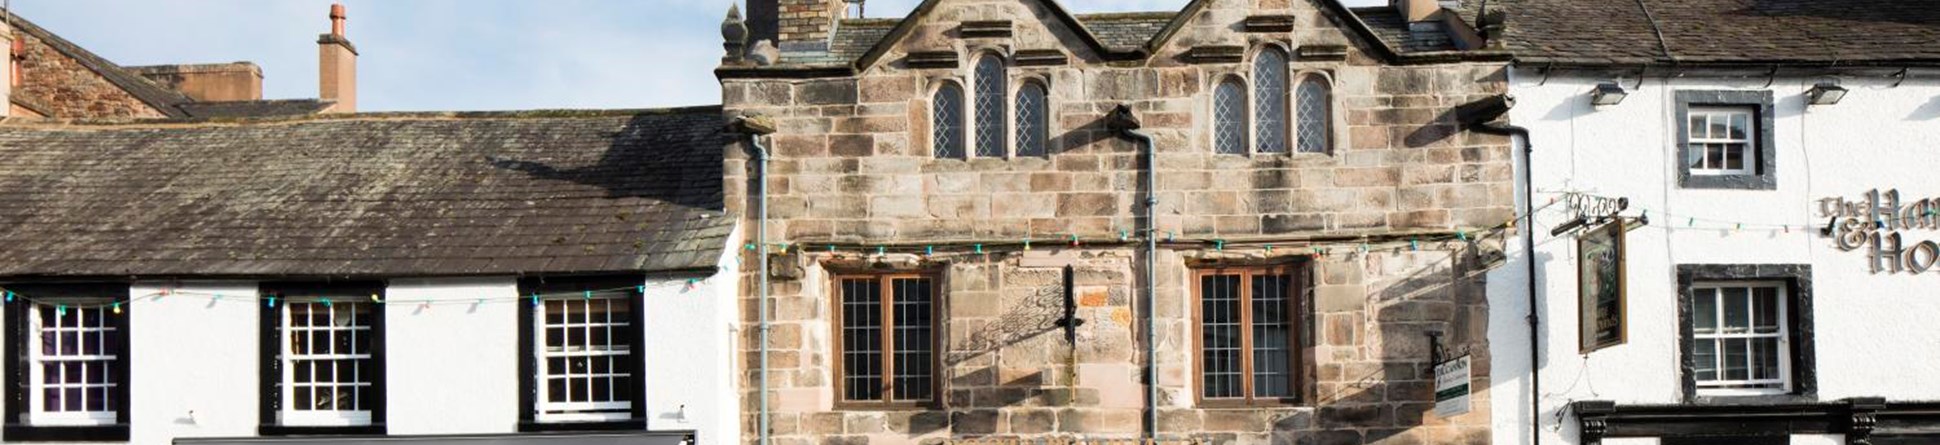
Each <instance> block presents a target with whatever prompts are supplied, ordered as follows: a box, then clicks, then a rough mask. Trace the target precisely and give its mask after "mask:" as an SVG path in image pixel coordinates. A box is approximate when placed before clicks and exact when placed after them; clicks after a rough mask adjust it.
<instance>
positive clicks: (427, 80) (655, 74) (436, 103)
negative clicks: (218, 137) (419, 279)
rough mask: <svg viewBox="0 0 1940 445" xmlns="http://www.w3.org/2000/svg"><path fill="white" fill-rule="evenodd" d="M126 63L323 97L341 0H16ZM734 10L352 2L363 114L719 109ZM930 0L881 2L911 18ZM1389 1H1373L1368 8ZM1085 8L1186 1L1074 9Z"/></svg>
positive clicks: (1173, 2)
mask: <svg viewBox="0 0 1940 445" xmlns="http://www.w3.org/2000/svg"><path fill="white" fill-rule="evenodd" d="M10 1H11V3H12V7H13V8H14V11H15V12H16V13H17V14H19V15H21V16H22V17H25V18H27V19H28V20H31V21H33V22H35V23H37V24H39V25H41V26H42V27H45V28H47V29H49V30H52V31H53V32H54V33H56V34H60V35H61V36H63V37H66V38H67V39H68V40H72V41H74V42H75V43H78V44H80V45H81V46H83V47H86V48H88V49H89V50H92V51H94V52H96V53H98V54H101V55H102V56H103V57H107V58H108V59H109V60H113V61H115V62H116V63H120V64H122V65H150V64H164V63H212V62H232V61H238V60H248V61H252V62H256V64H258V65H261V66H262V67H263V74H264V79H263V84H264V85H263V86H264V96H265V97H267V98H303V97H316V95H317V91H316V77H317V72H316V69H317V68H316V65H317V55H316V54H317V49H316V38H317V34H321V33H324V32H327V31H329V20H328V18H327V15H328V12H329V5H330V3H331V1H330V0H195V1H181V0H161V1H158V0H10ZM730 1H731V0H344V1H343V3H344V4H345V5H346V7H347V8H348V9H349V16H350V24H349V36H350V40H351V42H353V43H354V44H356V45H357V49H358V50H359V51H360V52H361V57H360V58H359V59H358V68H359V72H358V89H359V91H358V102H359V103H358V106H359V107H360V108H361V109H362V110H363V111H392V110H506V109H533V108H646V107H666V106H680V105H702V104H713V103H718V102H719V100H720V99H719V87H718V86H717V84H716V83H715V81H714V75H713V72H712V71H713V68H714V66H715V65H717V64H718V62H719V58H720V56H721V47H720V31H719V24H720V21H721V17H722V16H723V14H725V13H726V11H727V8H728V4H729V3H730ZM918 1H919V0H870V1H869V3H868V8H867V11H868V15H869V16H870V17H900V16H902V15H904V14H907V13H908V12H909V9H910V8H911V7H912V6H913V5H915V4H916V3H917V2H918ZM1367 1H1374V2H1380V1H1381V0H1362V2H1363V3H1364V2H1367ZM1062 2H1063V4H1064V5H1065V6H1067V7H1069V8H1071V9H1073V10H1075V11H1079V12H1094V11H1150V10H1174V9H1178V8H1179V7H1181V6H1183V5H1184V4H1185V3H1186V0H1063V1H1062Z"/></svg>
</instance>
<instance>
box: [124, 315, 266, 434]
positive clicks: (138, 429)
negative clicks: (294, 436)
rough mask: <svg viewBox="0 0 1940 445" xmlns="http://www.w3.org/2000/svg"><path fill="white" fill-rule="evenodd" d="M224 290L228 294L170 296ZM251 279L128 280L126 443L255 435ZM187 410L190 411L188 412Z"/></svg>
mask: <svg viewBox="0 0 1940 445" xmlns="http://www.w3.org/2000/svg"><path fill="white" fill-rule="evenodd" d="M164 289H172V292H174V293H181V294H196V295H225V296H235V298H225V299H214V298H210V297H207V296H190V295H170V296H161V297H159V298H157V297H156V295H157V294H159V293H161V292H162V291H163V290H164ZM254 295H256V285H255V283H181V284H179V285H176V284H170V283H136V284H135V285H133V286H131V287H130V289H129V297H131V298H135V299H136V301H134V302H133V303H132V304H130V306H129V310H128V311H127V313H126V316H127V317H128V334H129V343H128V347H129V359H131V360H132V361H130V362H129V363H128V368H129V372H130V374H131V375H130V376H129V377H130V378H131V381H130V384H132V385H134V386H132V387H129V389H128V390H129V397H128V402H129V410H130V411H131V412H132V414H131V416H130V420H131V421H132V422H133V425H131V426H130V428H129V438H130V439H131V440H132V441H133V443H141V444H165V443H169V442H170V441H171V440H173V439H174V438H176V437H236V436H253V435H255V434H256V424H257V419H258V414H257V412H258V406H259V404H258V400H257V398H256V388H257V386H258V385H259V382H258V380H257V378H258V376H259V375H260V371H259V369H260V368H259V365H258V362H257V360H256V359H257V350H258V349H257V346H258V345H260V344H261V343H260V342H261V337H262V333H261V326H260V325H259V324H258V319H257V317H258V316H259V315H260V314H259V313H260V309H259V308H258V307H257V306H256V305H255V299H254V298H251V297H253V296H254ZM191 412H193V413H194V414H193V415H191V414H190V413H191Z"/></svg>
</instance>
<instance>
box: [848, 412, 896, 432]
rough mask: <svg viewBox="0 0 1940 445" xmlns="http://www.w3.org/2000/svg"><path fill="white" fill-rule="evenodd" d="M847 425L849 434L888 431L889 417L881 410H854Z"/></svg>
mask: <svg viewBox="0 0 1940 445" xmlns="http://www.w3.org/2000/svg"><path fill="white" fill-rule="evenodd" d="M846 427H847V428H848V433H849V434H877V433H883V432H886V431H887V428H888V418H887V417H886V416H885V415H884V414H883V413H880V412H852V413H849V415H848V419H847V426H846Z"/></svg>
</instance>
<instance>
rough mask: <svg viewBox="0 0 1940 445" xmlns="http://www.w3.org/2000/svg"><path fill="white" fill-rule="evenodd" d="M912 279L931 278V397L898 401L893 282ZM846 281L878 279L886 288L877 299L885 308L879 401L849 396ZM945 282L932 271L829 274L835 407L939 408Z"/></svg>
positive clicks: (941, 382)
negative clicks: (896, 398) (943, 284)
mask: <svg viewBox="0 0 1940 445" xmlns="http://www.w3.org/2000/svg"><path fill="white" fill-rule="evenodd" d="M911 278H917V279H926V280H929V287H930V319H929V326H930V394H929V395H930V396H929V398H927V399H924V400H901V401H898V400H895V372H896V371H895V370H896V347H895V346H896V341H895V340H896V339H895V335H894V333H893V332H892V331H893V330H894V329H895V328H896V322H895V321H896V318H895V309H896V308H895V292H894V291H893V289H894V288H895V287H894V286H893V285H892V284H891V283H893V282H895V280H899V279H911ZM845 280H875V281H877V282H878V285H879V286H881V288H882V289H883V292H882V295H881V300H880V301H879V302H878V304H879V305H880V306H881V311H882V324H881V326H878V327H877V329H880V330H881V335H880V337H881V339H882V349H881V350H880V351H879V352H880V353H881V355H882V373H881V374H879V375H878V377H879V378H880V379H881V380H882V382H883V383H882V387H881V388H880V391H881V398H880V399H877V400H849V399H848V375H849V373H848V370H847V369H844V368H845V366H846V364H847V359H846V357H845V355H846V354H847V350H846V349H845V347H844V346H843V345H844V344H845V343H844V342H843V331H844V327H843V326H844V323H845V320H843V317H842V315H843V311H842V300H843V294H842V292H843V289H842V282H843V281H845ZM942 282H943V280H942V279H941V277H939V276H938V275H936V274H932V273H861V272H858V273H838V274H832V275H831V276H830V279H829V290H830V292H829V296H830V298H829V306H830V311H829V317H830V319H831V320H832V322H831V323H830V325H829V330H830V331H831V335H830V336H829V338H830V344H829V346H830V349H831V350H832V351H833V352H834V354H831V357H832V360H831V361H832V362H833V367H834V369H835V382H834V383H835V385H834V386H835V407H836V408H837V409H845V410H879V409H903V410H917V409H934V408H938V407H939V405H938V402H939V401H940V400H942V396H941V395H942V393H943V377H942V376H943V352H944V351H943V344H944V343H943V338H944V336H945V335H946V334H947V333H946V332H944V330H943V323H942V320H943V310H944V308H943V304H942V302H943V287H942Z"/></svg>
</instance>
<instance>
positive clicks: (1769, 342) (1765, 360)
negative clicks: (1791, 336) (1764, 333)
mask: <svg viewBox="0 0 1940 445" xmlns="http://www.w3.org/2000/svg"><path fill="white" fill-rule="evenodd" d="M1751 347H1752V351H1751V352H1752V362H1753V365H1754V367H1753V368H1752V379H1756V380H1769V379H1777V378H1779V375H1778V354H1779V351H1778V339H1777V338H1759V339H1753V340H1752V342H1751Z"/></svg>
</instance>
